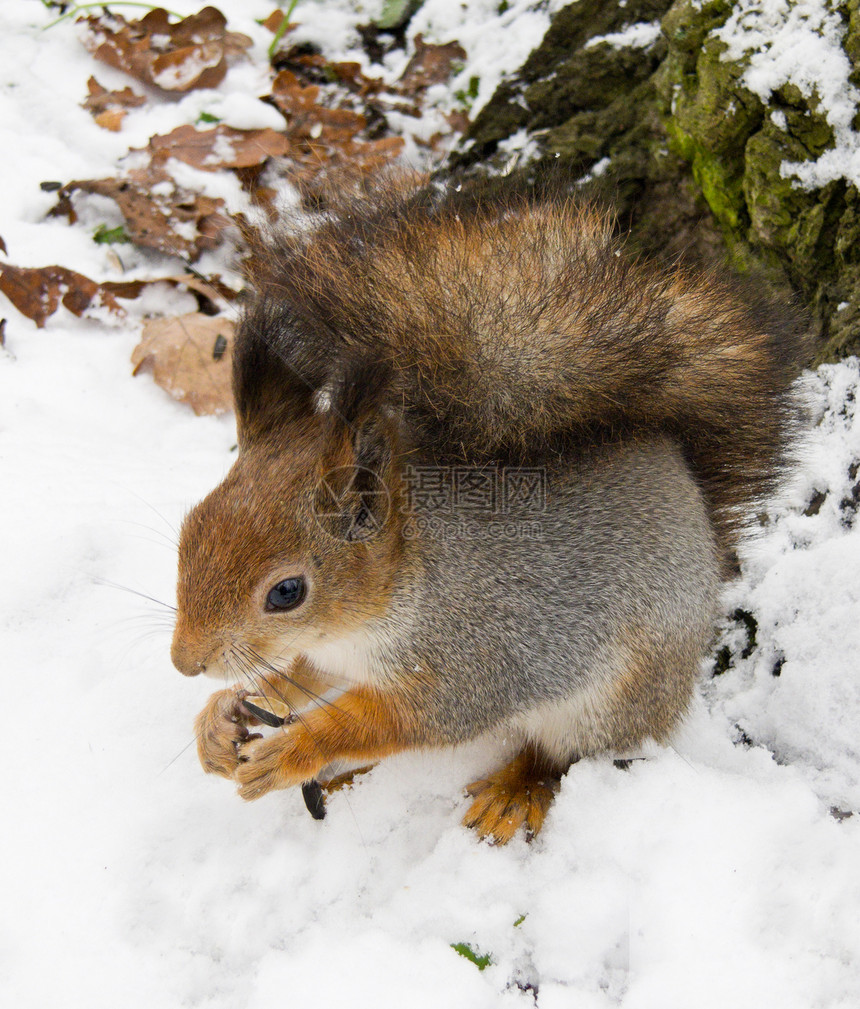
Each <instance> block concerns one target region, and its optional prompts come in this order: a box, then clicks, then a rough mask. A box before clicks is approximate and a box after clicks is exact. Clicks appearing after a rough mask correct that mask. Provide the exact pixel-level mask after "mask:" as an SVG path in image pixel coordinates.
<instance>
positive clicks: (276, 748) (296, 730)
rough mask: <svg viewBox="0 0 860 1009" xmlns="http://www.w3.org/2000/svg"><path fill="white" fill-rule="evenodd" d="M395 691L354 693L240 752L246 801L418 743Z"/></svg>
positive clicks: (240, 780) (241, 792)
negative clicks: (330, 767) (341, 763)
mask: <svg viewBox="0 0 860 1009" xmlns="http://www.w3.org/2000/svg"><path fill="white" fill-rule="evenodd" d="M398 700H399V699H398V697H397V696H396V695H393V694H391V693H382V692H380V691H370V690H361V689H358V690H352V691H349V692H348V693H346V694H344V695H343V696H342V697H339V698H338V700H337V701H336V703H335V704H331V705H326V706H325V707H321V708H317V709H316V710H315V711H312V712H310V713H309V714H307V715H304V716H302V719H301V721H299V722H296V723H295V724H293V725H289V726H285V727H284V729H283V730H282V731H280V732H278V733H276V734H275V735H273V736H270V737H269V738H268V739H254V740H251V741H250V742H248V743H247V744H245V745H242V746H241V747H240V748H239V752H240V763H239V765H238V767H237V768H236V770H235V772H234V775H233V777H234V778H235V780H236V781H237V782H238V783H239V795H240V796H241V797H242V798H243V799H258V798H260V796H261V795H265V794H266V792H270V791H272V790H273V789H276V788H288V787H289V786H290V785H299V784H301V783H302V782H304V781H310V779H311V778H313V777H315V776H316V774H317V773H318V772H319V771H320V770H321V769H322V768H323V767H325V766H326V764H330V763H331V762H332V761H334V760H337V759H341V758H342V759H346V760H350V761H355V762H361V763H373V762H375V761H377V760H380V759H381V758H382V757H386V756H388V755H389V754H390V753H396V752H397V751H399V750H403V749H407V748H408V747H410V746H413V745H415V740H416V733H415V731H414V723H413V722H412V721H411V719H410V718H409V716H408V715H407V714H406V713H405V711H404V710H403V709H404V705H403V704H402V703H398Z"/></svg>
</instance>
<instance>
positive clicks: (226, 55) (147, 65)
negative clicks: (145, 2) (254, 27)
mask: <svg viewBox="0 0 860 1009" xmlns="http://www.w3.org/2000/svg"><path fill="white" fill-rule="evenodd" d="M84 20H85V23H86V25H87V32H86V35H85V37H84V45H85V46H86V47H87V48H88V49H89V51H90V52H91V53H92V54H93V55H94V56H95V57H96V59H99V60H101V61H102V62H103V63H107V64H108V65H109V66H112V67H116V68H117V69H118V70H123V71H125V73H127V74H130V75H131V76H132V77H134V78H136V79H137V80H139V81H142V82H143V83H144V84H148V85H150V86H151V87H154V88H156V89H157V90H158V91H160V92H161V93H162V94H163V95H177V94H182V93H184V92H186V91H190V90H192V88H215V87H217V86H218V85H219V84H220V83H221V81H223V80H224V76H225V75H226V73H227V67H228V65H229V64H231V63H233V62H235V61H236V60H237V59H238V58H240V57H241V56H242V55H243V54H244V52H245V50H246V49H248V48H249V47H250V46H251V45H252V40H251V39H249V38H248V36H247V35H240V34H239V33H237V32H228V31H227V21H226V19H225V17H224V15H223V14H222V13H221V11H219V10H218V9H217V8H215V7H204V8H203V10H201V11H199V12H198V13H197V14H192V15H190V16H189V17H187V18H183V19H182V20H180V21H177V22H175V23H173V24H171V23H170V15H169V14H168V13H167V11H166V10H164V8H162V7H157V8H155V9H154V10H151V11H149V12H148V13H147V14H146V16H145V17H143V18H141V19H140V20H139V21H127V20H126V19H125V18H124V17H122V16H121V15H119V14H103V15H91V16H90V17H87V18H85V19H84Z"/></svg>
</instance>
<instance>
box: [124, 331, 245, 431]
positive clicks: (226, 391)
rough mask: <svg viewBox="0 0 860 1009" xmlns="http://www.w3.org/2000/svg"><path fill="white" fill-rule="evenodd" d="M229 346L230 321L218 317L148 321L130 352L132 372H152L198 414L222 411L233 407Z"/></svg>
mask: <svg viewBox="0 0 860 1009" xmlns="http://www.w3.org/2000/svg"><path fill="white" fill-rule="evenodd" d="M225 341H226V345H225ZM232 349H233V323H232V322H230V320H229V319H225V318H224V317H223V316H210V315H201V314H200V313H199V312H192V313H191V314H189V315H180V316H176V317H174V318H170V319H153V320H151V321H149V322H146V323H145V324H144V327H143V336H142V338H141V341H140V343H139V344H138V345H137V346H136V347H135V348H134V351H133V352H132V355H131V362H132V364H133V365H134V372H133V374H135V375H137V374H139V373H140V372H141V371H144V370H146V371H149V370H151V371H152V376H153V378H154V380H155V382H156V383H157V384H158V385H160V386H161V388H162V389H164V390H166V391H167V392H169V393H170V395H171V396H173V398H174V399H178V400H179V401H180V402H182V403H188V404H189V406H190V407H191V408H192V409H193V410H194V412H195V413H196V414H198V415H200V414H209V413H225V412H226V411H228V410H231V409H232V408H233V396H232V393H231V389H230V372H231V365H230V360H231V356H232Z"/></svg>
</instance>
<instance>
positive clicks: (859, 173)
mask: <svg viewBox="0 0 860 1009" xmlns="http://www.w3.org/2000/svg"><path fill="white" fill-rule="evenodd" d="M845 29H846V23H845V20H844V19H843V18H842V17H840V15H839V14H838V13H837V12H836V11H834V9H833V5H832V4H831V3H829V2H827V0H765V2H764V3H762V2H761V0H736V3H735V4H734V9H733V12H732V14H731V16H730V17H729V19H728V20H727V21H726V23H725V24H724V25H723V27H722V28H720V29H718V30H717V31H716V32H715V35H716V36H717V38H719V39H721V40H722V41H723V42H724V43H725V44H726V47H727V48H726V51H725V53H724V54H723V59H728V60H745V61H746V63H747V69H746V71H745V72H744V74H743V77H742V81H743V83H744V84H745V85H746V86H747V87H748V88H749V89H750V91H752V92H753V93H754V94H756V95H758V96H759V98H761V99H762V101H764V102H767V101H768V100H769V98H770V96H771V95H772V94H773V93H774V92H775V91H777V90H778V89H779V88H781V87H782V86H783V85H785V84H789V83H790V84H794V85H795V86H796V87H797V88H799V90H800V92H801V94H803V96H804V97H805V98H806V99H814V101H817V102H818V103H820V108H821V110H822V111H823V112H824V115H825V118H826V119H827V122H828V123H829V124H830V126H831V127H832V128H833V132H834V137H835V143H834V145H833V147H832V148H829V149H828V150H826V151H825V152H824V153H823V154H822V155H821V156H820V157H819V158H817V159H811V160H809V161H804V162H785V163H784V164H783V165H782V175H783V177H785V178H796V179H797V180H798V182H799V184H801V185H802V186H804V187H806V188H808V189H815V188H818V187H821V186H825V185H827V183H828V182H832V181H833V180H834V179H841V178H844V179H848V180H849V181H850V182H853V183H854V184H855V185H860V134H858V133H857V132H856V131H855V130H854V129H853V126H852V123H853V121H854V117H855V116H856V114H857V107H858V100H860V90H858V89H857V88H856V87H855V86H854V85H853V84H852V83H851V81H850V79H849V75H850V74H851V72H852V67H851V64H850V62H849V60H848V57H847V56H846V54H845V51H844V50H843V48H842V46H841V44H840V43H841V40H842V37H843V35H844V34H845Z"/></svg>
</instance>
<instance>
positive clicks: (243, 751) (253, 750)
mask: <svg viewBox="0 0 860 1009" xmlns="http://www.w3.org/2000/svg"><path fill="white" fill-rule="evenodd" d="M295 734H296V733H295V730H293V731H290V730H289V729H287V730H282V731H280V732H277V733H276V734H275V735H274V736H269V738H268V739H250V740H249V741H248V742H246V743H242V744H240V746H239V747H238V750H239V763H238V765H237V766H236V768H235V770H234V772H233V778H234V780H235V781H236V782H237V783H238V785H239V795H240V797H241V798H243V799H246V800H248V801H249V802H250V801H251V800H253V799H259V798H260V796H262V795H265V794H266V792H273V791H275V789H278V788H289V787H290V786H291V785H300V784H302V782H304V781H310V779H311V778H313V776H314V773H315V772H316V771H317V770H318V769H319V766H321V762H320V761H319V760H317V761H314V762H313V763H311V762H310V761H309V760H308V759H307V757H305V758H303V757H302V754H301V752H300V751H301V747H300V746H297V745H296V742H297V741H296V739H294V738H293V737H294V736H295Z"/></svg>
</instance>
